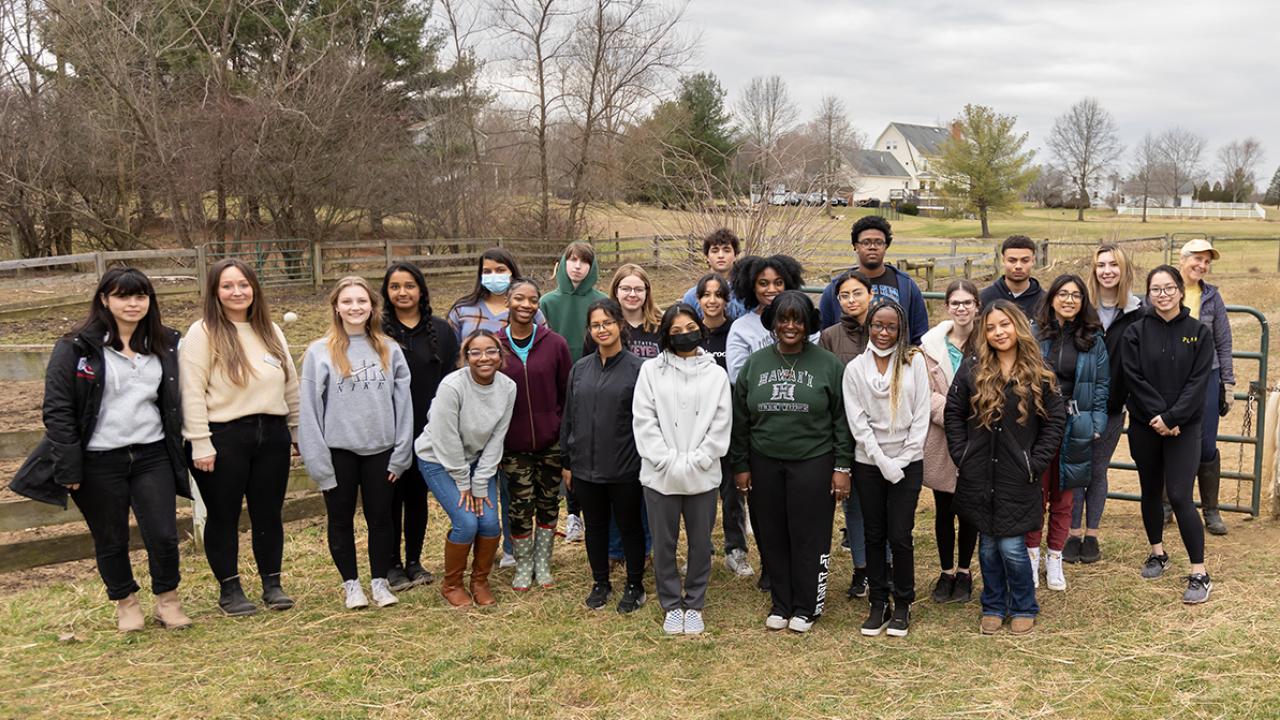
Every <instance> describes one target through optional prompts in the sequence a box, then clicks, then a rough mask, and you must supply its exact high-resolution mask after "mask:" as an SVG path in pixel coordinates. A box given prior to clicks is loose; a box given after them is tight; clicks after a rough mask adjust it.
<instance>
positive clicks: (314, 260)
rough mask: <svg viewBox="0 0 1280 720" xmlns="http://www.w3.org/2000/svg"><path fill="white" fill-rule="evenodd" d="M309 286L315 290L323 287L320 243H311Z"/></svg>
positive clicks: (322, 262) (322, 261)
mask: <svg viewBox="0 0 1280 720" xmlns="http://www.w3.org/2000/svg"><path fill="white" fill-rule="evenodd" d="M311 284H312V285H313V286H314V287H315V288H316V289H317V290H319V289H320V286H321V285H324V258H323V257H322V256H321V254H320V243H318V242H313V243H311Z"/></svg>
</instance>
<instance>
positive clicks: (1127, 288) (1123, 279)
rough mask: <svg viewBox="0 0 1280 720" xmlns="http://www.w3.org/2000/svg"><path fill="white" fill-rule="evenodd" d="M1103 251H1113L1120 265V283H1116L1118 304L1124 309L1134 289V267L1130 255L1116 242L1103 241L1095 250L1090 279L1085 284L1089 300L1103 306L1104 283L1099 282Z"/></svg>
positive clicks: (1094, 304) (1117, 263)
mask: <svg viewBox="0 0 1280 720" xmlns="http://www.w3.org/2000/svg"><path fill="white" fill-rule="evenodd" d="M1103 253H1111V255H1112V256H1113V257H1114V258H1115V259H1116V265H1117V266H1119V267H1120V284H1119V285H1116V306H1117V307H1119V308H1120V309H1121V310H1123V309H1124V306H1125V305H1126V304H1127V303H1128V302H1129V293H1130V292H1131V291H1132V290H1133V282H1134V269H1133V263H1131V262H1129V256H1128V255H1127V254H1126V253H1125V251H1124V250H1122V249H1121V248H1120V246H1119V245H1116V244H1115V243H1103V244H1101V245H1099V246H1098V248H1097V249H1096V250H1094V251H1093V264H1092V265H1091V266H1090V267H1089V279H1088V280H1086V281H1085V285H1087V286H1088V288H1087V292H1088V293H1089V302H1091V303H1093V306H1094V307H1095V308H1100V307H1102V283H1100V282H1098V258H1099V257H1100V256H1101V255H1102V254H1103Z"/></svg>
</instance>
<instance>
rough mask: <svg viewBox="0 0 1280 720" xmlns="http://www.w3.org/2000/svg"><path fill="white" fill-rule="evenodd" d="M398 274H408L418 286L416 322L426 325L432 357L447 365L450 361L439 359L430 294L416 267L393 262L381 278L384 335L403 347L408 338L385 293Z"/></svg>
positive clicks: (438, 343)
mask: <svg viewBox="0 0 1280 720" xmlns="http://www.w3.org/2000/svg"><path fill="white" fill-rule="evenodd" d="M398 272H404V273H409V275H411V276H412V277H413V281H414V282H415V283H417V284H418V315H419V317H420V318H421V319H420V320H418V322H425V323H426V324H427V342H428V343H429V344H430V345H429V347H430V348H431V355H432V357H434V358H436V360H437V361H439V362H440V364H442V365H447V364H448V362H449V360H450V359H449V358H443V357H440V340H439V339H438V338H437V337H436V324H435V323H434V322H432V320H433V317H432V315H431V293H430V292H429V291H428V290H427V280H426V278H425V277H423V275H422V271H421V270H419V269H418V266H417V265H414V264H412V263H407V262H394V263H391V265H390V266H388V267H387V272H386V274H385V275H383V276H382V318H383V322H382V324H383V327H384V329H385V331H386V333H387V334H388V335H390V336H391V337H392V338H393V339H395V341H396V342H398V343H400V344H401V345H404V341H405V338H406V337H407V336H408V333H407V332H406V329H405V327H404V325H401V324H400V320H399V318H397V317H396V309H395V307H394V306H392V304H391V296H390V294H389V293H388V292H387V285H389V284H390V283H391V276H392V275H394V274H395V273H398Z"/></svg>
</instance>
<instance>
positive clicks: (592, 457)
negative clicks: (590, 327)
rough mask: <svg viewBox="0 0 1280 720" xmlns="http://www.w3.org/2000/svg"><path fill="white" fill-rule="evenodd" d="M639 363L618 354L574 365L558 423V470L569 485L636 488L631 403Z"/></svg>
mask: <svg viewBox="0 0 1280 720" xmlns="http://www.w3.org/2000/svg"><path fill="white" fill-rule="evenodd" d="M642 364H644V361H643V360H641V359H640V358H638V357H636V356H635V355H632V354H631V353H630V352H628V351H626V350H623V351H622V352H620V353H618V354H617V355H614V356H613V357H611V358H609V359H608V360H607V361H605V362H604V363H603V364H601V362H600V356H599V355H597V354H595V353H591V354H590V355H587V356H586V357H584V358H582V359H581V360H579V361H578V362H576V363H574V364H573V370H572V371H571V372H570V373H569V391H568V393H567V394H566V395H565V404H564V420H563V421H562V422H561V423H560V467H563V468H568V470H569V471H570V472H572V473H573V480H574V482H578V481H579V480H584V481H587V482H597V483H615V482H636V483H638V482H640V453H639V452H638V451H637V450H636V436H635V432H634V430H633V429H632V426H631V400H632V398H633V397H634V396H635V394H636V378H638V377H639V376H640V366H641V365H642Z"/></svg>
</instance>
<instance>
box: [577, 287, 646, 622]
mask: <svg viewBox="0 0 1280 720" xmlns="http://www.w3.org/2000/svg"><path fill="white" fill-rule="evenodd" d="M627 329H628V326H627V321H626V320H625V319H624V317H623V314H622V308H621V307H619V306H618V303H617V302H615V301H613V300H598V301H596V302H594V303H591V307H590V308H589V309H588V312H587V332H588V333H589V334H590V337H591V340H592V342H593V344H594V346H595V348H596V349H595V351H594V352H592V353H591V354H590V355H587V356H586V357H584V358H582V359H581V360H579V361H578V362H576V363H574V365H573V370H572V371H571V372H570V373H569V388H568V392H567V393H566V394H565V404H564V420H563V421H562V422H561V423H560V467H561V468H562V470H561V471H560V472H561V477H562V478H563V479H564V482H565V484H566V485H567V486H568V487H569V489H570V490H571V491H572V492H573V493H574V494H575V495H576V496H577V498H578V502H579V504H581V506H582V513H583V522H584V523H585V524H586V526H587V528H586V546H587V560H588V561H589V562H590V563H591V578H592V582H593V584H592V587H591V594H590V595H588V596H587V601H586V603H587V607H589V608H591V609H592V610H599V609H601V608H603V607H604V606H605V604H606V603H608V602H609V597H610V596H611V595H612V594H613V586H612V585H611V584H610V582H609V522H610V520H612V521H613V522H615V523H616V524H617V527H618V532H619V534H620V535H621V540H622V550H623V553H624V556H625V558H626V567H627V585H626V587H625V588H624V589H623V592H622V598H621V600H620V601H619V602H618V612H620V613H624V614H625V613H630V612H634V611H635V610H637V609H639V608H640V606H641V605H643V604H644V602H645V599H646V596H645V592H644V530H643V528H642V526H641V508H642V507H643V505H644V494H643V492H642V491H641V486H640V455H639V453H638V452H637V451H636V439H635V433H634V431H633V430H632V421H633V417H632V401H633V398H634V395H635V390H636V380H637V378H639V376H640V366H641V365H642V364H643V362H644V361H643V360H641V359H640V358H638V357H636V356H635V355H634V354H632V353H631V352H630V351H628V350H627V349H626V347H625V333H626V332H627Z"/></svg>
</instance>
